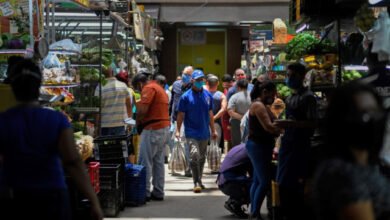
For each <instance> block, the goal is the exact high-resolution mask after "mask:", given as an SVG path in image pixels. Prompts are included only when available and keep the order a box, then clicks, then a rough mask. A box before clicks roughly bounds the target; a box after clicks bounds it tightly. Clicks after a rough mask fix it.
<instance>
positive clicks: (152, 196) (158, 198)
mask: <svg viewBox="0 0 390 220" xmlns="http://www.w3.org/2000/svg"><path fill="white" fill-rule="evenodd" d="M150 199H151V200H153V201H164V197H157V196H155V195H153V194H152V195H150Z"/></svg>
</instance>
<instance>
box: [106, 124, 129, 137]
mask: <svg viewBox="0 0 390 220" xmlns="http://www.w3.org/2000/svg"><path fill="white" fill-rule="evenodd" d="M125 134H126V129H125V126H120V127H112V128H102V136H115V135H125Z"/></svg>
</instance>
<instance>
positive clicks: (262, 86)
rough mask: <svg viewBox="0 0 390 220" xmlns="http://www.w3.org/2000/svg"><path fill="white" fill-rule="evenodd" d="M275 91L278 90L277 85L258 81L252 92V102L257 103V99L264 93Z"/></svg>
mask: <svg viewBox="0 0 390 220" xmlns="http://www.w3.org/2000/svg"><path fill="white" fill-rule="evenodd" d="M264 90H266V91H275V90H276V85H275V83H273V82H271V81H265V82H263V83H262V82H260V81H257V82H256V83H255V85H254V86H253V89H252V92H251V100H252V102H253V101H255V100H256V99H257V98H259V97H260V96H261V93H263V91H264Z"/></svg>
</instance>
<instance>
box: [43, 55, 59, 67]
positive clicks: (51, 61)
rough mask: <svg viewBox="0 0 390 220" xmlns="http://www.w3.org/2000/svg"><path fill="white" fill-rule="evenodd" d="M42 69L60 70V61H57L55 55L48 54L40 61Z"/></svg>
mask: <svg viewBox="0 0 390 220" xmlns="http://www.w3.org/2000/svg"><path fill="white" fill-rule="evenodd" d="M42 64H43V67H44V68H46V69H50V68H61V67H62V64H61V61H60V60H59V59H58V57H57V55H56V54H54V53H49V55H47V57H46V58H45V59H43V60H42Z"/></svg>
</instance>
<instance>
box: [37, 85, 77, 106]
mask: <svg viewBox="0 0 390 220" xmlns="http://www.w3.org/2000/svg"><path fill="white" fill-rule="evenodd" d="M41 94H45V95H53V96H62V97H64V99H63V101H62V102H61V103H62V104H70V103H72V102H74V100H75V98H74V96H73V94H72V93H70V92H69V91H68V90H66V89H64V88H43V89H41ZM54 104H59V103H54Z"/></svg>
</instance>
